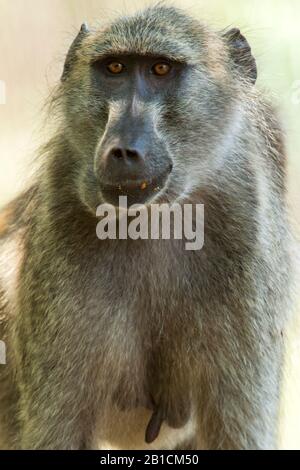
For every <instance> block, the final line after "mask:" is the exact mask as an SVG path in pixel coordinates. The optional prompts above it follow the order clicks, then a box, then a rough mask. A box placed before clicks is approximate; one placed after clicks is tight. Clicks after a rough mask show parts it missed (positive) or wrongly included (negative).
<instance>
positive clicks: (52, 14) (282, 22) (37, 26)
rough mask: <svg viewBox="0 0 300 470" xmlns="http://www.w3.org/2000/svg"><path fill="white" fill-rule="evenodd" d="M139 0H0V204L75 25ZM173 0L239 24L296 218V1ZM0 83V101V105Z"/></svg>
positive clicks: (291, 399) (30, 144)
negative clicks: (274, 131)
mask: <svg viewBox="0 0 300 470" xmlns="http://www.w3.org/2000/svg"><path fill="white" fill-rule="evenodd" d="M151 3H154V2H151V1H148V2H147V4H151ZM145 4H146V2H145V1H143V0H142V1H141V0H139V1H134V2H132V1H127V2H125V1H119V0H109V1H107V0H13V1H12V0H0V18H1V28H0V204H2V203H4V202H6V201H7V200H9V199H10V198H11V197H12V196H13V195H14V194H16V192H17V191H18V190H19V188H20V187H22V184H23V182H24V179H25V176H26V175H28V162H29V161H30V159H31V158H32V155H33V153H34V150H35V148H36V147H37V145H38V143H39V142H40V141H41V139H42V133H41V131H40V127H39V125H40V123H41V111H40V110H41V104H42V102H43V100H44V98H45V97H46V96H47V94H48V93H49V90H50V89H51V86H52V85H53V84H54V83H55V81H56V80H58V79H59V76H60V73H61V69H62V61H63V57H64V53H65V52H66V49H67V47H68V45H69V43H70V42H71V40H72V37H73V35H74V34H75V33H76V31H77V29H78V28H79V26H80V24H81V23H82V22H83V20H88V21H90V22H94V21H95V20H96V21H101V20H102V19H107V18H108V17H111V16H115V15H116V14H118V13H119V12H121V13H122V12H126V13H128V12H129V11H133V10H135V9H136V8H140V7H142V6H143V5H145ZM173 4H175V5H179V6H182V7H184V8H185V9H186V10H187V11H188V12H189V13H191V14H193V15H195V16H197V17H199V18H202V19H204V20H206V21H208V22H209V23H211V24H213V25H215V26H216V27H220V28H223V27H225V26H229V25H232V26H239V27H240V28H241V29H242V31H243V32H244V33H245V34H246V35H247V38H248V39H249V40H250V43H251V45H252V47H253V51H254V54H255V56H256V58H257V61H258V66H259V82H258V86H260V87H266V88H267V89H268V90H270V91H271V92H272V93H273V95H274V99H275V100H277V102H278V104H279V105H280V107H281V109H282V120H283V123H284V126H285V128H286V131H287V133H288V149H289V202H290V207H291V218H292V220H293V222H294V224H295V225H297V224H299V223H300V184H299V179H300V54H299V48H300V28H299V20H300V1H299V0H285V1H284V0H252V1H251V2H250V1H249V0H248V1H245V0H244V1H241V0H226V1H225V0H209V1H204V0H197V1H189V0H181V1H180V0H178V1H174V2H173ZM1 81H2V82H1ZM3 82H4V83H5V88H6V104H1V90H2V94H3ZM1 85H2V86H1ZM299 331H300V328H299V316H298V317H297V318H296V319H295V321H294V323H293V325H292V327H291V334H290V342H289V352H288V358H287V363H288V367H287V374H286V375H287V378H286V382H285V398H284V400H283V419H282V426H281V434H282V439H281V446H282V447H283V448H289V449H300V333H299Z"/></svg>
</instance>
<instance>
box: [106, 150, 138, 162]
mask: <svg viewBox="0 0 300 470" xmlns="http://www.w3.org/2000/svg"><path fill="white" fill-rule="evenodd" d="M141 158H142V155H140V153H139V152H138V151H137V150H132V149H127V148H123V147H114V148H112V149H111V150H110V151H109V152H108V159H115V160H126V159H127V160H139V159H141Z"/></svg>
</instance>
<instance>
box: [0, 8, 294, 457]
mask: <svg viewBox="0 0 300 470" xmlns="http://www.w3.org/2000/svg"><path fill="white" fill-rule="evenodd" d="M228 37H231V36H230V35H229V36H228V35H226V34H223V33H219V32H215V31H213V30H211V29H209V28H208V27H206V26H205V25H203V24H201V23H199V22H198V21H196V20H194V19H192V18H190V17H188V16H186V15H185V13H183V12H181V11H180V10H177V9H174V8H168V7H162V6H158V7H154V8H150V9H147V10H144V11H143V12H141V13H137V14H136V15H134V16H130V17H126V18H121V19H118V20H116V21H115V22H114V23H112V24H111V25H109V26H107V27H104V28H103V29H102V30H93V29H91V30H90V31H84V34H82V35H81V37H80V42H79V44H78V45H77V46H76V50H75V51H74V50H73V51H72V54H73V58H72V61H71V63H72V64H71V65H72V66H71V67H69V66H68V73H67V75H65V77H64V80H63V81H62V82H61V84H60V85H59V88H58V91H57V94H56V97H55V99H54V103H53V106H54V109H56V111H57V112H56V120H57V132H56V134H55V136H54V137H53V138H52V139H51V140H50V141H49V143H48V144H47V145H46V146H45V149H44V151H43V154H42V155H41V162H42V165H41V168H40V171H39V172H38V173H37V177H36V181H35V182H34V184H33V186H32V188H31V189H30V190H29V191H28V192H27V193H24V194H23V195H21V196H20V197H19V198H18V199H16V200H15V201H13V202H12V203H11V204H10V205H9V206H8V207H7V208H5V209H4V211H3V212H2V213H1V217H2V218H1V219H0V225H1V224H2V231H1V238H0V246H1V252H0V259H1V263H2V264H1V268H0V276H1V278H0V279H1V298H0V305H1V309H0V339H5V341H6V343H7V350H8V364H7V366H2V365H0V387H1V388H0V423H1V431H0V447H2V448H30V449H78V448H91V447H94V444H93V442H94V434H95V430H96V427H97V430H98V431H97V432H98V433H99V435H100V438H101V436H102V438H103V439H105V438H106V434H107V432H106V424H105V423H107V422H110V416H112V415H110V410H112V409H114V408H117V409H126V410H131V409H135V408H136V407H142V408H147V407H150V408H151V403H150V404H149V402H151V400H152V399H153V400H154V401H155V403H156V404H158V406H159V410H160V413H162V415H163V417H164V420H165V422H166V423H167V424H169V426H170V427H171V428H172V427H175V428H180V427H182V426H184V425H185V424H186V423H187V421H188V419H189V418H190V416H192V415H193V416H194V417H195V420H196V428H195V433H194V435H193V437H192V438H191V439H190V440H189V441H188V442H186V443H185V444H182V446H184V447H186V448H189V447H192V448H204V449H272V448H275V447H276V440H277V429H278V409H279V398H280V384H281V378H282V361H283V350H284V341H283V338H284V330H285V325H286V320H287V317H288V311H289V308H290V284H291V265H290V254H289V252H290V236H289V230H288V223H287V217H286V209H285V185H286V182H285V150H284V145H283V138H282V133H281V130H280V126H279V124H278V120H277V117H276V115H275V112H274V111H273V108H272V106H271V105H270V104H268V103H267V102H266V101H265V100H264V99H263V98H262V97H261V96H260V94H259V92H258V91H257V90H256V88H255V87H254V86H253V75H251V74H250V75H249V76H248V75H247V67H246V68H245V67H242V66H240V65H239V64H237V62H236V59H235V60H233V59H232V44H230V43H229V42H228ZM243 39H244V38H243ZM246 49H247V48H246ZM131 51H132V52H135V53H138V54H149V53H155V54H157V53H158V54H159V55H167V56H169V57H170V58H173V59H176V60H180V61H182V60H184V61H187V63H188V64H190V69H189V72H188V73H187V74H186V76H185V79H184V83H182V84H181V87H180V88H179V89H176V90H174V95H173V96H172V99H166V101H165V102H161V103H157V104H156V111H155V112H156V113H157V119H158V124H157V132H158V133H159V135H160V136H161V138H163V139H164V141H165V142H166V144H167V146H168V149H169V151H170V155H171V158H172V161H173V166H174V169H173V172H172V174H171V175H170V180H169V182H168V186H167V188H166V189H164V190H163V191H161V193H160V194H159V195H158V198H157V200H158V201H174V200H178V201H180V202H187V201H188V202H194V203H197V202H199V203H204V204H205V245H204V248H203V249H202V250H201V251H198V252H197V251H185V250H184V241H180V240H175V241H174V240H170V241H167V240H158V241H154V240H153V241H151V240H136V241H132V240H106V241H99V240H98V239H97V238H96V235H95V230H96V223H97V220H96V218H95V212H96V206H97V205H98V204H99V203H100V202H101V198H100V199H99V194H98V188H97V180H96V177H95V175H94V172H93V168H94V156H95V149H96V148H97V145H98V144H99V142H100V140H101V137H102V135H103V132H104V131H105V126H106V122H107V119H108V114H109V103H105V102H104V101H103V94H102V91H101V88H99V89H97V90H96V91H95V89H94V88H93V85H92V83H91V79H90V74H91V68H90V63H91V61H94V60H95V59H96V58H98V57H99V56H101V55H106V54H108V53H118V52H131ZM74 54H75V55H74ZM247 54H249V50H248V49H247ZM250 63H251V64H252V66H253V60H252V59H251V61H250ZM247 64H249V55H248V56H247ZM153 112H154V111H153ZM107 416H108V419H107V418H106V417H107ZM111 419H112V418H111ZM142 432H143V433H145V429H142ZM154 445H155V441H154Z"/></svg>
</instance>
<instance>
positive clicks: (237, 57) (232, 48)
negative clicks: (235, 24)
mask: <svg viewBox="0 0 300 470" xmlns="http://www.w3.org/2000/svg"><path fill="white" fill-rule="evenodd" d="M223 37H224V38H225V40H226V41H227V44H228V46H229V53H230V55H231V58H232V60H233V62H234V64H235V65H236V66H237V67H238V68H239V69H240V70H241V72H242V74H243V75H245V76H247V77H248V78H249V79H250V81H251V82H252V83H253V84H254V83H255V82H256V79H257V67H256V61H255V59H254V57H253V55H252V53H251V47H250V46H249V44H248V41H247V39H246V38H245V37H244V36H243V35H242V34H241V32H240V30H239V29H238V28H233V29H230V30H229V31H227V32H226V33H224V34H223Z"/></svg>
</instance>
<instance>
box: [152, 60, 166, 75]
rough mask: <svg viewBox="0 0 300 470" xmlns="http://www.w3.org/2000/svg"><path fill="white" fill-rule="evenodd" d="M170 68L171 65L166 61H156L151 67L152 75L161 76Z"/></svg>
mask: <svg viewBox="0 0 300 470" xmlns="http://www.w3.org/2000/svg"><path fill="white" fill-rule="evenodd" d="M170 70H171V65H170V64H168V63H167V62H158V63H157V64H154V65H153V67H152V72H153V73H154V75H159V76H160V77H162V76H163V75H167V74H168V73H169V72H170Z"/></svg>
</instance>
